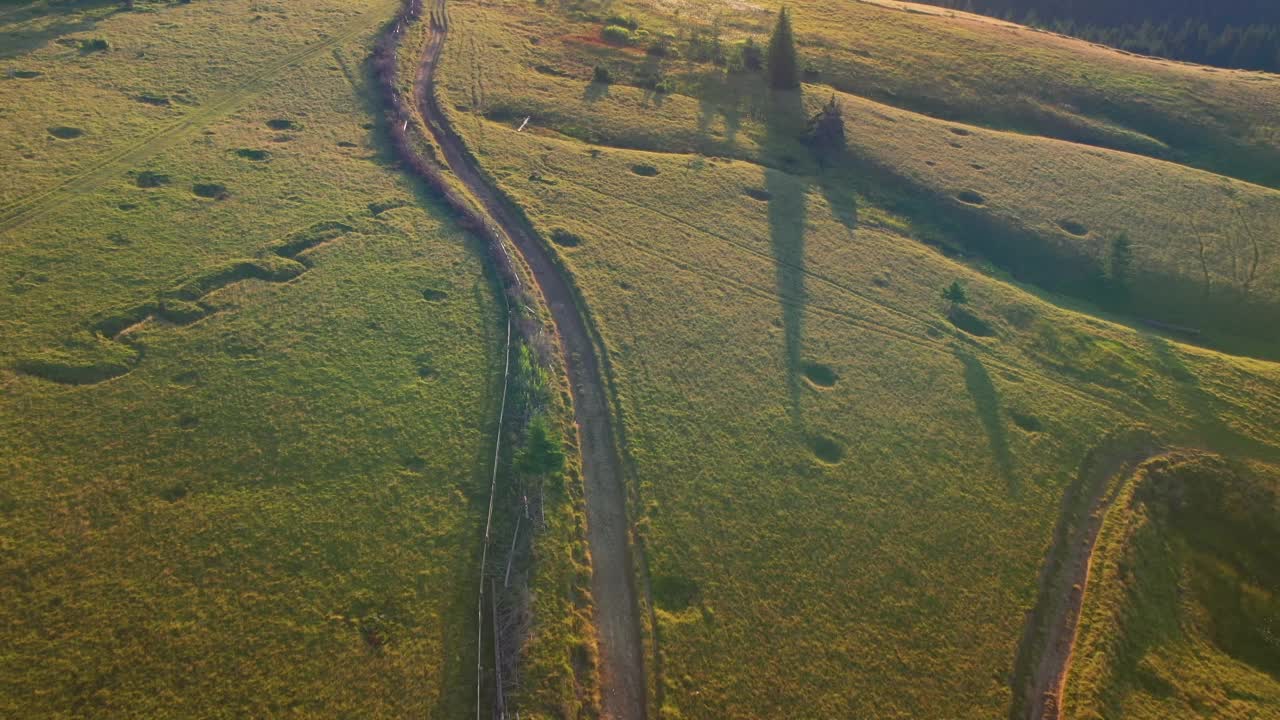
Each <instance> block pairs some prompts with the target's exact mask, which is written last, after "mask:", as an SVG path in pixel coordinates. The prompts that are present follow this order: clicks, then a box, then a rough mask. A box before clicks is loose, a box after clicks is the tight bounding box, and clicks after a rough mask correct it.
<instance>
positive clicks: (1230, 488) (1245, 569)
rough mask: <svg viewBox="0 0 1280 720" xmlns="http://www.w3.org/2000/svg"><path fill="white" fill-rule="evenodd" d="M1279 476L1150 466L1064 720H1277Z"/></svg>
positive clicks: (1089, 625)
mask: <svg viewBox="0 0 1280 720" xmlns="http://www.w3.org/2000/svg"><path fill="white" fill-rule="evenodd" d="M1277 479H1278V478H1277V474H1276V471H1275V467H1274V466H1272V465H1263V464H1257V463H1254V464H1249V465H1244V466H1241V465H1236V464H1233V463H1230V462H1228V461H1226V460H1224V459H1223V458H1221V457H1216V456H1212V455H1207V454H1203V453H1187V452H1179V453H1174V454H1172V455H1170V456H1168V457H1162V458H1158V459H1156V460H1153V461H1150V462H1148V463H1147V464H1146V465H1144V466H1143V467H1142V468H1140V469H1139V471H1138V472H1137V473H1136V474H1135V476H1134V477H1133V478H1132V479H1131V480H1130V481H1129V484H1128V486H1127V487H1126V489H1125V491H1124V492H1123V493H1122V495H1121V498H1120V501H1119V502H1118V503H1117V504H1116V505H1115V506H1114V507H1113V509H1112V510H1111V511H1110V512H1109V513H1108V515H1107V518H1106V522H1105V524H1104V526H1103V535H1102V537H1101V542H1100V543H1099V550H1098V552H1097V553H1096V554H1095V559H1094V568H1095V569H1096V570H1095V575H1093V576H1092V577H1091V579H1090V582H1089V588H1088V591H1087V595H1086V604H1085V613H1084V616H1083V621H1082V624H1081V633H1080V638H1079V640H1078V643H1077V649H1076V655H1077V657H1079V658H1080V660H1079V661H1078V662H1077V664H1076V666H1075V668H1074V669H1073V671H1072V674H1071V675H1070V676H1069V678H1068V685H1067V687H1068V693H1067V697H1066V703H1065V717H1069V718H1109V717H1125V718H1169V717H1221V718H1247V717H1273V716H1275V715H1276V714H1277V713H1280V683H1278V682H1277V679H1276V676H1277V670H1278V669H1280V641H1278V640H1277V636H1276V631H1275V628H1276V624H1277V622H1280V603H1277V601H1276V597H1275V595H1276V591H1277V588H1278V587H1280V586H1278V585H1277V580H1278V579H1280V578H1277V575H1276V566H1275V562H1274V559H1273V558H1271V557H1270V548H1271V547H1274V543H1275V542H1276V539H1277V538H1276V533H1277V517H1278V516H1277V512H1276V511H1277V509H1280V508H1277V504H1276V497H1277V487H1278V486H1277Z"/></svg>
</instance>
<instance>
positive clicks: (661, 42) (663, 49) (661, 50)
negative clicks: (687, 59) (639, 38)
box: [645, 37, 679, 58]
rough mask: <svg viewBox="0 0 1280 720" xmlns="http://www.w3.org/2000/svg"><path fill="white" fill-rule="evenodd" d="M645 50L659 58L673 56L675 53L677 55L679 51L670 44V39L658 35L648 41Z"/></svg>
mask: <svg viewBox="0 0 1280 720" xmlns="http://www.w3.org/2000/svg"><path fill="white" fill-rule="evenodd" d="M645 52H646V53H648V54H649V55H650V56H652V57H660V58H665V57H675V56H676V55H679V53H678V52H676V49H675V47H674V46H673V45H672V44H671V41H670V40H668V39H667V38H665V37H660V38H658V39H657V40H654V41H653V42H651V43H649V47H647V48H645Z"/></svg>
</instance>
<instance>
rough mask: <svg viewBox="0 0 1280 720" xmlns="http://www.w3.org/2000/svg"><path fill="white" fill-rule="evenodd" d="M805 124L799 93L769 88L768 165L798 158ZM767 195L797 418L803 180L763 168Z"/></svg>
mask: <svg viewBox="0 0 1280 720" xmlns="http://www.w3.org/2000/svg"><path fill="white" fill-rule="evenodd" d="M804 125H805V116H804V104H803V99H802V98H801V95H800V92H798V91H793V92H773V93H771V94H770V96H769V103H768V108H767V112H766V115H765V138H764V146H763V147H762V148H761V149H762V154H763V156H764V160H765V163H766V164H767V165H770V166H772V167H773V168H777V167H782V168H787V169H792V168H793V167H795V166H798V165H801V164H802V163H803V162H804V154H803V146H802V145H800V144H799V138H800V137H801V136H802V135H803V132H804ZM764 177H765V190H766V192H767V193H768V197H769V244H770V247H771V249H772V251H773V259H774V275H775V278H776V285H777V292H778V300H779V304H780V305H781V311H782V332H783V354H784V359H785V362H786V370H787V390H788V395H789V398H790V412H791V417H792V420H794V421H796V422H798V421H799V418H800V390H801V381H800V372H801V360H800V355H801V350H802V348H803V338H804V310H805V305H806V304H807V302H808V296H807V294H806V291H805V284H804V279H805V271H804V268H805V258H804V246H805V224H806V208H805V194H806V190H807V187H806V183H805V182H804V181H803V180H801V179H800V178H798V177H796V176H794V175H791V174H789V173H787V172H782V171H779V170H776V169H766V170H765V175H764Z"/></svg>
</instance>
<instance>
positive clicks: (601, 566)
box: [414, 0, 646, 720]
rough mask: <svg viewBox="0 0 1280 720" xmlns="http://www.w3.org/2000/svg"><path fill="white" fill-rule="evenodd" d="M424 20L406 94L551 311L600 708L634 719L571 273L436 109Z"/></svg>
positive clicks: (622, 495) (632, 666)
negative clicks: (581, 499) (567, 388)
mask: <svg viewBox="0 0 1280 720" xmlns="http://www.w3.org/2000/svg"><path fill="white" fill-rule="evenodd" d="M430 22H431V37H430V39H429V40H428V41H427V44H426V47H425V49H424V52H423V55H422V62H421V64H420V66H419V69H418V74H417V77H416V78H415V80H414V94H415V98H414V101H415V104H416V106H417V109H418V112H419V113H421V115H422V117H423V118H424V119H425V120H426V124H427V126H428V127H429V128H430V131H431V134H432V136H433V137H434V139H435V141H436V143H438V144H439V146H440V149H441V150H442V152H443V155H444V160H445V162H446V163H447V165H448V167H449V169H450V170H452V171H453V173H454V174H455V175H456V176H457V177H458V179H459V180H460V181H462V183H463V184H464V185H466V187H467V189H468V190H469V191H470V192H471V193H472V195H474V196H475V198H476V199H477V200H478V201H479V202H480V204H481V205H482V206H483V208H484V211H485V213H486V214H487V215H488V216H489V217H490V218H491V219H492V220H493V222H494V223H495V224H496V225H497V226H498V228H500V229H501V231H502V233H503V234H505V235H506V236H507V238H508V239H509V240H510V242H511V244H512V245H513V246H514V247H515V248H516V249H517V250H518V251H519V253H520V255H521V256H522V257H523V258H524V261H525V263H526V264H527V265H528V267H529V270H530V272H531V274H532V276H533V280H534V282H536V283H537V285H538V288H539V290H540V291H541V293H542V296H543V298H544V299H545V300H546V303H547V305H548V308H549V309H550V311H551V317H552V321H553V322H554V323H555V326H556V330H557V334H558V335H559V337H560V344H561V350H562V352H563V353H564V361H565V368H566V370H567V372H568V375H569V381H570V385H571V391H572V394H573V401H574V402H573V405H574V415H575V419H576V421H577V425H578V434H579V447H580V448H581V451H582V471H583V478H584V479H583V484H584V489H585V494H586V501H587V542H588V543H589V545H590V548H591V564H592V577H591V590H592V595H593V597H594V600H595V603H594V608H595V623H596V632H597V642H598V647H599V657H600V687H601V703H602V713H603V717H605V718H610V719H611V720H641V719H642V718H644V717H646V713H645V703H646V686H645V679H644V661H643V644H642V641H641V631H640V622H639V606H638V603H637V602H636V589H635V579H634V576H633V573H632V559H631V550H630V544H629V542H628V537H629V533H630V524H629V522H628V520H627V512H626V497H627V495H626V489H625V486H624V482H623V473H622V463H621V460H620V458H619V455H618V451H617V445H616V443H615V437H614V428H613V414H612V410H611V408H610V404H609V395H608V392H607V390H606V389H605V384H604V381H603V375H602V373H601V363H600V360H599V358H598V357H597V354H596V346H595V344H594V342H593V341H592V335H591V332H590V331H589V329H588V327H587V324H586V321H585V320H584V318H583V316H582V314H581V313H580V312H579V307H578V305H577V301H576V295H575V293H574V292H573V289H572V287H571V285H570V281H569V280H568V278H567V277H566V276H565V274H564V272H563V271H562V270H561V268H560V267H559V265H558V264H557V263H556V262H555V260H554V259H553V258H552V257H551V255H550V254H549V252H548V250H547V248H546V246H545V245H544V244H543V243H542V241H541V239H540V238H538V237H537V235H536V234H535V233H534V232H533V230H532V229H531V228H529V227H528V225H527V224H526V223H525V222H524V221H523V220H522V219H521V218H519V217H517V216H516V214H515V213H514V212H512V211H511V210H510V209H509V208H508V207H507V206H506V205H504V203H503V202H502V198H501V195H500V193H499V191H498V190H496V189H495V188H493V187H491V186H490V185H489V184H488V181H487V180H486V179H485V177H484V175H483V173H482V172H481V170H480V168H479V167H478V166H477V164H476V163H475V161H474V160H473V159H472V158H471V156H470V155H469V154H468V152H467V150H466V148H465V145H464V144H463V142H462V140H461V138H460V137H459V136H458V135H457V133H456V132H455V131H454V130H453V129H452V126H451V125H450V124H449V120H448V118H447V117H446V115H445V114H444V113H443V112H442V111H441V109H440V106H439V104H438V101H437V99H436V96H435V92H434V74H435V70H436V66H437V61H438V60H439V57H440V53H441V50H442V48H443V47H444V42H445V39H446V37H447V34H448V21H447V19H446V14H445V10H444V2H443V0H438V1H437V2H436V3H434V7H433V8H432V10H431V16H430Z"/></svg>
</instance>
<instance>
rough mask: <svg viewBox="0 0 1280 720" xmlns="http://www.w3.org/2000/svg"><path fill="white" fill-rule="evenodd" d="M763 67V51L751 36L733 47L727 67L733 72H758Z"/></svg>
mask: <svg viewBox="0 0 1280 720" xmlns="http://www.w3.org/2000/svg"><path fill="white" fill-rule="evenodd" d="M763 67H764V53H763V52H762V51H761V50H760V46H759V45H757V44H756V41H755V40H753V39H752V38H747V39H746V40H743V41H742V42H740V43H738V44H737V45H735V46H734V48H733V54H732V55H731V56H730V58H729V69H730V70H731V71H734V72H758V71H759V70H760V69H761V68H763Z"/></svg>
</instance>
